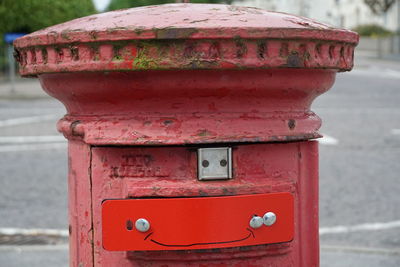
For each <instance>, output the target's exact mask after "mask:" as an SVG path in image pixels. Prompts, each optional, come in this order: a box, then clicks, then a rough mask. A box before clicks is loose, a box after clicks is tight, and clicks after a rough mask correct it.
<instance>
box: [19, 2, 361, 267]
mask: <svg viewBox="0 0 400 267" xmlns="http://www.w3.org/2000/svg"><path fill="white" fill-rule="evenodd" d="M357 42H358V36H357V34H356V33H353V32H350V31H347V30H341V29H334V28H331V27H329V26H327V25H324V24H320V23H318V22H315V21H311V20H308V19H305V18H299V17H296V16H292V15H288V14H282V13H274V12H267V11H263V10H260V9H255V8H243V7H232V6H226V5H195V4H172V5H164V6H152V7H143V8H137V9H128V10H120V11H115V12H110V13H102V14H98V15H94V16H89V17H86V18H81V19H77V20H74V21H70V22H66V23H63V24H60V25H56V26H53V27H50V28H47V29H44V30H41V31H38V32H36V33H32V34H30V35H27V36H24V37H22V38H20V39H18V40H16V41H15V49H16V53H15V55H16V58H17V61H18V62H19V64H20V72H21V75H23V76H37V77H38V78H39V79H40V82H41V84H42V86H43V88H44V90H45V91H46V92H47V93H48V94H49V95H51V96H53V97H55V98H57V99H59V100H60V101H61V102H62V103H63V104H64V105H65V107H66V108H67V113H68V114H67V115H66V116H65V117H64V118H62V119H61V120H60V121H59V123H58V129H59V130H60V131H61V132H62V133H63V134H64V135H65V136H66V138H68V139H69V142H70V143H69V183H68V184H69V198H70V200H69V213H70V216H69V218H70V219H69V221H70V258H71V266H73V267H82V266H85V267H86V266H88V267H89V266H91V267H94V266H96V267H97V266H107V267H108V266H121V267H132V266H135V267H136V266H163V267H165V266H234V267H239V266H260V267H261V266H299V267H312V266H319V243H318V150H317V142H315V141H307V140H309V139H313V138H317V137H319V136H320V135H319V133H318V129H319V127H320V124H321V120H320V119H319V118H318V116H317V115H316V114H314V113H313V112H312V111H311V109H310V107H311V104H312V102H313V100H314V99H315V98H316V97H317V96H318V95H320V94H322V93H324V92H325V91H327V90H328V89H329V88H330V87H331V86H332V84H333V82H334V79H335V75H336V72H338V71H347V70H350V69H351V68H352V66H353V51H354V47H355V46H356V44H357ZM213 144H217V145H218V146H224V145H225V146H229V147H232V151H233V153H232V157H233V163H232V166H233V178H232V179H230V180H226V181H206V182H205V181H198V180H197V169H196V168H197V167H196V166H197V156H196V149H197V148H199V147H208V146H212V145H213ZM276 193H279V194H281V193H284V194H289V195H291V196H293V205H294V206H293V220H294V224H292V226H293V227H294V228H293V239H292V240H291V241H289V239H291V238H286V241H288V242H281V243H273V244H267V243H268V242H270V241H271V240H264V241H263V242H262V244H261V243H257V244H259V245H254V244H255V243H251V244H250V243H241V244H240V246H239V247H225V248H223V247H218V248H208V247H207V248H204V247H203V248H202V249H183V250H177V251H173V250H159V251H158V250H154V251H140V250H127V251H107V250H105V249H104V247H107V245H108V244H107V242H108V241H109V240H110V239H107V237H106V240H104V241H105V242H104V243H103V235H102V232H103V230H104V229H106V228H107V227H108V226H109V225H108V224H106V223H105V225H103V221H102V213H101V211H102V203H103V202H104V201H105V200H107V199H108V200H109V201H111V200H110V199H121V203H130V201H132V200H124V199H132V198H134V199H138V198H140V199H142V200H143V203H145V202H144V201H157V203H158V202H160V203H164V202H161V201H163V200H165V201H166V202H167V201H172V200H170V199H171V198H173V199H174V201H175V200H177V199H178V198H190V199H200V198H201V197H204V199H211V198H214V197H219V198H220V199H234V198H241V197H243V198H244V199H252V198H258V197H262V196H264V195H269V194H276ZM153 198H158V199H157V200H150V199H153ZM161 198H163V199H161ZM125 201H129V202H125ZM182 201H183V200H182ZM185 201H186V200H185ZM190 201H192V200H190ZM104 203H105V205H106V206H107V205H109V204H107V203H114V202H108V201H106V202H104ZM217 203H218V202H217ZM110 205H111V204H110ZM163 205H165V204H160V206H163ZM216 205H219V204H216ZM221 205H222V203H221ZM246 208H247V207H246ZM240 209H241V208H240ZM156 210H159V208H155V210H153V209H151V210H150V209H149V211H148V212H150V213H151V214H153V212H154V211H156ZM108 211H110V212H111V210H108ZM241 211H242V212H243V213H246V214H242V212H240V214H239V213H238V214H236V213H235V214H234V215H235V216H236V215H237V216H238V217H237V218H239V217H240V218H242V216H243V217H246V218H247V220H248V217H247V216H249V215H248V214H247V211H246V210H241ZM146 212H147V211H146ZM163 212H165V210H163ZM181 212H182V211H181ZM150 213H149V214H150ZM178 213H179V212H178ZM122 215H125V213H120V214H118V215H116V218H119V219H121V218H122V217H121V216H122ZM118 216H120V217H118ZM212 217H213V218H214V216H212ZM235 218H236V217H235ZM106 219H111V217H110V216H106ZM202 219H204V218H202ZM121 220H122V219H121ZM247 220H246V221H247ZM107 225H108V226H107ZM110 225H111V224H110ZM156 226H157V229H158V227H159V226H158V225H156ZM170 226H171V225H170ZM233 226H238V227H239V226H240V224H234V225H232V227H233ZM241 226H243V227H244V224H243V225H241ZM286 226H287V225H285V227H286ZM104 227H105V228H104ZM160 227H161V226H160ZM118 229H120V228H118ZM185 229H186V228H185ZM188 229H189V228H188ZM188 229H186V230H188ZM229 229H230V228H229ZM271 229H272V228H271ZM113 230H115V231H116V230H117V229H113ZM230 230H232V229H230ZM265 231H266V230H265ZM162 232H163V233H165V232H166V231H164V230H163V231H162ZM232 232H233V231H232ZM232 232H231V231H227V232H226V233H225V232H224V231H220V233H218V234H220V235H221V236H220V237H221V240H229V238H230V237H231V235H230V233H232ZM117 234H118V233H117ZM194 234H197V235H196V236H192V237H193V242H196V241H195V239H201V238H203V235H201V232H200V231H199V232H196V233H194ZM225 234H226V236H225ZM238 234H239V233H238ZM280 234H283V233H282V232H281V231H278V232H273V233H272V236H274V235H280ZM153 235H154V237H156V233H154V234H153ZM228 235H229V236H228ZM184 236H188V235H182V236H180V235H177V237H179V238H184ZM164 238H165V237H162V239H163V240H165V239H164ZM204 238H206V236H204ZM232 238H233V235H232ZM235 238H237V237H235ZM257 238H258V235H257ZM107 240H108V241H107ZM111 240H114V239H113V237H111ZM204 240H205V239H204ZM210 240H211V238H210ZM255 240H256V238H255V239H254V240H253V241H255ZM276 240H277V239H275V241H276ZM114 241H115V240H114ZM167 241H171V240H170V239H167ZM180 241H182V242H184V241H185V240H184V239H182V240H180ZM186 241H187V240H186ZM275 241H271V242H275ZM204 242H208V241H204ZM243 242H250V241H243ZM114 245H118V244H114ZM134 249H136V248H134Z"/></svg>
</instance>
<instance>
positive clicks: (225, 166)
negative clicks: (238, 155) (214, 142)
mask: <svg viewBox="0 0 400 267" xmlns="http://www.w3.org/2000/svg"><path fill="white" fill-rule="evenodd" d="M197 157H198V158H197V159H198V179H199V180H223V179H231V178H232V149H231V148H230V147H212V148H199V149H198V151H197Z"/></svg>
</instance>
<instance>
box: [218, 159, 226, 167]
mask: <svg viewBox="0 0 400 267" xmlns="http://www.w3.org/2000/svg"><path fill="white" fill-rule="evenodd" d="M219 164H220V165H221V166H222V167H225V166H226V165H227V164H228V162H227V161H226V159H222V160H221V161H220V162H219Z"/></svg>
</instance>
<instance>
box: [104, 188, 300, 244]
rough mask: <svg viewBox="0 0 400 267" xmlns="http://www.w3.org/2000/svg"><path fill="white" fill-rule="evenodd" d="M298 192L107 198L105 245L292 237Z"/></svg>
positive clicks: (243, 241) (247, 241)
mask: <svg viewBox="0 0 400 267" xmlns="http://www.w3.org/2000/svg"><path fill="white" fill-rule="evenodd" d="M293 216H294V215H293V196H292V194H290V193H270V194H256V195H243V196H229V197H201V198H200V197H199V198H154V199H116V200H105V201H104V202H103V204H102V241H103V248H104V249H105V250H109V251H148V250H186V249H211V248H228V247H239V246H251V245H259V244H270V243H280V242H287V241H290V240H292V239H293V231H294V230H293V229H294V221H293Z"/></svg>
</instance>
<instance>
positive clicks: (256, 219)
mask: <svg viewBox="0 0 400 267" xmlns="http://www.w3.org/2000/svg"><path fill="white" fill-rule="evenodd" d="M263 223H264V220H263V218H261V217H260V216H257V215H254V216H253V218H251V219H250V227H251V228H253V229H257V228H260V227H261V226H262V225H263Z"/></svg>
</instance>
